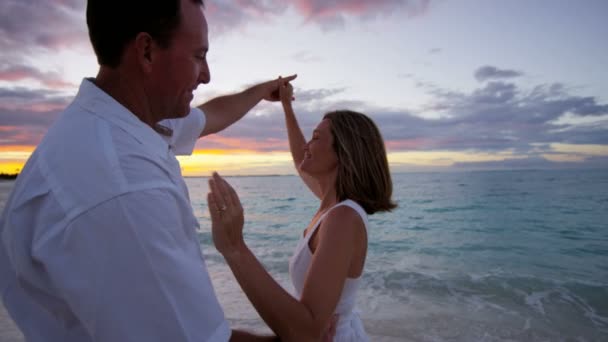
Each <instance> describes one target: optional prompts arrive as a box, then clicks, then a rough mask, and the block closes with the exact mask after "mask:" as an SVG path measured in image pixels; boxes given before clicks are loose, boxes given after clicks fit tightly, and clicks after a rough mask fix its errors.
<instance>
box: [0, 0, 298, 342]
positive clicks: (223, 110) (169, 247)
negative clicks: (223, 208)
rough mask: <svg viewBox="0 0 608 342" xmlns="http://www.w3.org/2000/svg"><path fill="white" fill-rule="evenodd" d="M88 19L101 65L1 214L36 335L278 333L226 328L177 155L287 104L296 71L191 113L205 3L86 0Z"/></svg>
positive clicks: (18, 293) (18, 299) (3, 264)
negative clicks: (283, 87)
mask: <svg viewBox="0 0 608 342" xmlns="http://www.w3.org/2000/svg"><path fill="white" fill-rule="evenodd" d="M87 24H88V27H89V36H90V39H91V42H92V45H93V48H94V50H95V53H96V55H97V59H98V62H99V64H100V69H99V73H98V75H97V77H96V78H94V79H85V80H83V82H82V84H81V86H80V89H79V91H78V94H77V95H76V97H75V99H74V100H73V102H72V103H71V104H70V105H69V106H68V107H67V108H66V109H65V111H64V112H63V113H62V115H61V116H60V117H59V119H58V120H57V122H56V123H55V124H54V125H53V126H52V127H51V128H50V129H49V131H48V132H47V134H46V136H45V137H44V139H43V140H42V142H41V143H40V144H39V146H38V147H37V149H36V151H35V152H34V153H33V154H32V156H31V157H30V159H29V160H28V162H27V164H26V166H25V167H24V169H23V171H22V173H21V174H20V176H19V177H18V179H17V181H16V183H15V186H14V189H13V192H12V194H11V197H10V198H9V200H8V201H7V203H6V207H5V210H4V213H3V215H2V217H1V219H0V233H1V240H2V241H1V242H2V243H1V244H0V289H1V291H2V300H3V302H4V304H5V306H6V307H7V309H8V311H9V313H10V314H11V316H12V317H13V319H14V320H15V322H16V323H17V325H18V326H19V327H20V329H21V330H22V332H23V333H24V335H25V337H26V339H27V340H28V341H226V340H228V339H231V340H265V339H271V338H270V337H268V338H264V337H255V336H253V335H250V334H248V333H245V332H238V331H234V332H231V331H230V328H229V326H228V323H227V322H226V320H225V318H224V315H223V312H222V309H221V307H220V306H219V304H218V301H217V299H216V296H215V293H214V291H213V287H212V284H211V281H210V279H209V275H208V273H207V270H206V266H205V263H204V260H203V257H202V254H201V251H200V246H199V242H198V239H197V236H196V231H195V230H196V228H197V227H198V223H197V221H196V218H195V217H194V215H193V213H192V208H191V206H190V201H189V198H188V190H187V188H186V185H185V183H184V180H183V178H182V176H181V172H180V167H179V164H178V162H177V160H176V159H175V154H189V153H191V152H192V149H193V148H194V143H195V141H196V139H197V138H198V137H202V136H205V135H208V134H212V133H216V132H219V131H221V130H223V129H224V128H226V127H228V126H230V125H231V124H232V123H234V122H236V121H237V120H239V119H240V118H241V117H243V116H244V115H245V113H247V111H249V110H250V109H251V108H252V107H253V106H255V105H256V104H257V103H258V102H259V101H261V100H262V99H267V100H273V101H274V100H278V96H277V93H276V90H277V89H278V86H279V85H280V84H284V83H282V82H289V81H290V80H292V79H293V78H295V76H292V77H289V78H284V79H282V80H275V81H269V82H265V83H261V84H258V85H256V86H253V87H251V88H249V89H247V90H245V91H244V92H241V93H238V94H234V95H229V96H223V97H219V98H216V99H213V100H211V101H209V102H207V103H205V104H203V105H202V106H200V107H199V108H194V109H190V101H191V100H192V92H193V91H194V90H195V89H196V87H197V86H198V85H199V84H200V83H205V84H206V83H208V82H209V81H210V73H209V67H208V65H207V60H206V53H207V50H208V47H209V44H208V38H207V23H206V21H205V16H204V13H203V4H202V1H201V0H198V1H196V0H173V1H169V0H167V1H142V0H139V1H137V0H133V1H122V0H121V1H118V0H89V2H88V5H87ZM203 113H204V114H203ZM176 118H181V119H176ZM167 119H172V120H167Z"/></svg>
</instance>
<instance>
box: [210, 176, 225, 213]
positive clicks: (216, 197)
mask: <svg viewBox="0 0 608 342" xmlns="http://www.w3.org/2000/svg"><path fill="white" fill-rule="evenodd" d="M209 188H210V189H211V197H212V198H213V203H214V204H215V208H213V209H214V210H215V211H218V212H219V210H220V208H222V207H223V206H224V205H225V203H224V199H223V198H222V195H221V193H220V190H219V188H218V182H217V181H216V180H215V179H209Z"/></svg>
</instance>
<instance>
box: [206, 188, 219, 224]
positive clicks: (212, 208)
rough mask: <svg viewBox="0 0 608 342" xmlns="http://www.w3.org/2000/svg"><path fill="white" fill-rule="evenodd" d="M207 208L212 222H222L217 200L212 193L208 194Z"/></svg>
mask: <svg viewBox="0 0 608 342" xmlns="http://www.w3.org/2000/svg"><path fill="white" fill-rule="evenodd" d="M207 208H208V209H209V215H210V216H211V221H212V222H217V221H219V220H220V212H219V210H217V208H218V207H217V203H215V199H214V198H213V194H212V193H210V192H209V193H207Z"/></svg>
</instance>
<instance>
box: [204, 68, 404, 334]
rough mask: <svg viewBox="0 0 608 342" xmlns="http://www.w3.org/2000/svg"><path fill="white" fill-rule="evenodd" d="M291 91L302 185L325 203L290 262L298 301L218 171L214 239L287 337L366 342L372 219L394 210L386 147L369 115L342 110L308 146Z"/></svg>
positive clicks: (293, 142) (286, 89)
mask: <svg viewBox="0 0 608 342" xmlns="http://www.w3.org/2000/svg"><path fill="white" fill-rule="evenodd" d="M280 81H281V80H279V82H280ZM292 93H293V88H292V86H291V84H289V83H285V84H284V85H283V86H282V87H280V97H281V102H282V104H283V109H284V111H285V119H286V125H287V131H288V135H289V146H290V149H291V153H292V157H293V161H294V164H295V166H296V169H297V170H298V173H299V174H300V176H301V177H302V180H303V181H304V182H305V183H306V185H307V186H308V188H309V189H310V190H311V191H312V192H313V193H314V194H315V195H316V196H317V197H318V198H319V200H320V205H319V209H318V210H317V212H316V214H315V215H314V217H313V218H312V220H311V222H310V224H309V225H308V227H307V228H306V229H305V230H304V233H303V236H302V238H301V240H300V241H299V243H298V246H297V247H296V251H295V254H294V256H293V257H292V258H291V260H290V264H289V271H290V276H291V279H292V282H293V285H294V287H295V289H296V297H293V296H291V295H290V294H289V293H287V292H286V291H285V290H284V289H283V288H282V287H281V286H280V285H279V284H278V283H277V282H276V281H274V279H272V277H271V276H270V275H269V274H268V273H267V272H266V270H265V269H264V268H263V266H262V265H261V264H260V263H259V261H258V260H257V259H256V258H255V256H254V255H253V254H252V253H251V251H250V250H249V249H248V248H247V246H246V245H245V243H244V241H243V235H242V229H243V221H244V219H243V210H242V207H241V203H240V201H239V199H238V196H237V195H236V193H235V192H234V190H233V189H232V187H231V186H230V185H229V184H228V183H226V181H224V180H223V179H222V178H221V177H220V176H219V175H217V174H214V176H213V179H211V180H210V188H211V192H210V193H209V194H208V204H209V210H210V213H211V219H212V230H213V240H214V243H215V245H216V248H217V249H218V250H219V251H220V253H222V255H223V256H224V258H225V259H226V261H227V263H228V265H229V266H230V268H231V269H232V272H233V273H234V275H235V277H236V279H237V281H238V282H239V284H240V286H241V287H242V288H243V291H244V292H245V294H246V295H247V296H248V298H249V299H250V300H251V302H252V304H253V305H254V307H255V308H256V310H257V311H258V312H259V314H260V316H261V317H262V319H264V321H265V322H266V324H268V326H269V327H270V328H271V329H272V330H273V331H274V332H275V333H276V334H277V335H278V336H279V337H280V338H281V339H282V340H285V341H318V340H320V339H331V338H332V337H333V340H334V341H367V340H368V337H367V335H366V334H365V331H364V329H363V324H362V322H361V320H360V318H359V317H358V315H357V314H356V313H355V311H354V306H355V295H356V292H357V289H358V287H359V283H360V280H361V274H362V272H363V266H364V264H365V256H366V253H367V225H368V224H367V215H368V214H373V213H375V212H379V211H390V210H391V209H393V208H395V206H396V205H395V204H394V203H393V202H392V200H391V194H392V182H391V177H390V173H389V168H388V162H387V159H386V152H385V148H384V142H383V140H382V137H381V135H380V132H379V131H378V128H377V127H376V125H375V124H374V123H373V122H372V120H370V119H369V118H368V117H367V116H365V115H363V114H360V113H356V112H352V111H336V112H330V113H328V114H326V115H325V116H324V118H323V120H322V121H321V123H319V125H318V126H317V128H316V129H315V130H314V132H313V136H312V139H311V140H310V141H309V142H308V143H306V142H305V140H304V136H303V134H302V131H301V130H300V127H299V125H298V122H297V120H296V117H295V114H294V111H293V108H292V105H291V100H292ZM336 318H337V321H336ZM328 329H329V330H328Z"/></svg>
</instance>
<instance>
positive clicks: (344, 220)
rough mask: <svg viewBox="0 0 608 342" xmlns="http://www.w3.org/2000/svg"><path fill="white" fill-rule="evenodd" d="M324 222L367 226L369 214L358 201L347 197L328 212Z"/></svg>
mask: <svg viewBox="0 0 608 342" xmlns="http://www.w3.org/2000/svg"><path fill="white" fill-rule="evenodd" d="M323 223H326V224H329V225H340V226H355V227H356V226H359V225H361V226H363V227H366V226H367V214H366V213H365V210H364V209H363V208H362V207H361V206H360V205H359V204H357V202H355V201H353V200H350V199H347V200H344V201H342V202H340V203H338V204H336V205H335V206H334V207H333V208H332V209H331V210H330V211H328V212H327V215H326V217H325V219H324V220H323Z"/></svg>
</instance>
